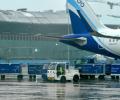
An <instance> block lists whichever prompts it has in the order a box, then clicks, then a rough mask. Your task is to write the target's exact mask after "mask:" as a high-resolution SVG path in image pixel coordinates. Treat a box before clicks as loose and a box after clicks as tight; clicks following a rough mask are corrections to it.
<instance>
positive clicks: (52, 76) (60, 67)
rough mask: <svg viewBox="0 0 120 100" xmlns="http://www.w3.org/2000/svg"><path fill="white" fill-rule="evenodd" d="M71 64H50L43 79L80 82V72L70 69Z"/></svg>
mask: <svg viewBox="0 0 120 100" xmlns="http://www.w3.org/2000/svg"><path fill="white" fill-rule="evenodd" d="M69 67H70V66H69V63H66V62H52V63H50V64H49V66H48V69H47V71H46V73H43V74H42V78H43V79H47V80H48V81H60V82H66V81H74V82H78V81H79V76H80V75H79V71H78V70H75V69H71V68H69Z"/></svg>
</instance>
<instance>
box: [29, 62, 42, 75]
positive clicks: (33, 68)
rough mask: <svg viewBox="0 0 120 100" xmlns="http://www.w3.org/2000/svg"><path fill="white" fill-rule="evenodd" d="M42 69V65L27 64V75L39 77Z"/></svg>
mask: <svg viewBox="0 0 120 100" xmlns="http://www.w3.org/2000/svg"><path fill="white" fill-rule="evenodd" d="M42 68H43V65H37V64H36V65H35V64H33V65H32V64H29V65H28V74H31V75H41V74H42Z"/></svg>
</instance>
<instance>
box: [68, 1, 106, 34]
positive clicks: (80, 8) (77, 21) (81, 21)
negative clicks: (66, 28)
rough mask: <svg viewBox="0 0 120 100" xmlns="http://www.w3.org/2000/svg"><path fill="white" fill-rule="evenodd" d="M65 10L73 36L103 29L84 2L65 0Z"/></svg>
mask: <svg viewBox="0 0 120 100" xmlns="http://www.w3.org/2000/svg"><path fill="white" fill-rule="evenodd" d="M67 8H68V11H69V15H70V19H71V24H72V30H73V33H74V34H82V33H84V34H85V33H89V32H94V31H98V30H99V29H101V28H104V27H105V26H104V25H103V24H102V23H100V21H99V19H98V18H97V17H96V15H95V13H94V12H93V10H92V9H91V7H90V6H89V4H88V3H87V2H86V1H85V0H67Z"/></svg>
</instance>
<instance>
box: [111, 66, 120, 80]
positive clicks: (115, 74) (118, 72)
mask: <svg viewBox="0 0 120 100" xmlns="http://www.w3.org/2000/svg"><path fill="white" fill-rule="evenodd" d="M119 77H120V64H112V65H111V78H112V79H119Z"/></svg>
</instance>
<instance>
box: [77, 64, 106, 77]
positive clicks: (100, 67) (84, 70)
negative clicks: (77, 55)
mask: <svg viewBox="0 0 120 100" xmlns="http://www.w3.org/2000/svg"><path fill="white" fill-rule="evenodd" d="M79 72H80V74H81V75H80V76H81V79H95V77H96V76H98V78H99V79H104V76H105V65H104V64H83V65H80V68H79Z"/></svg>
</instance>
